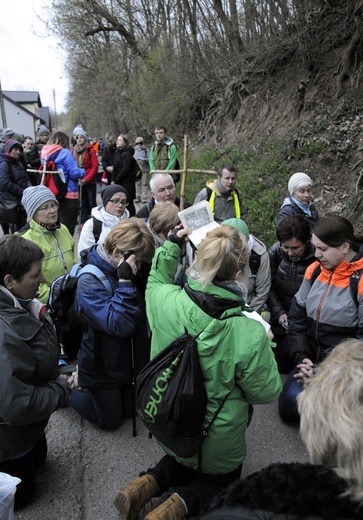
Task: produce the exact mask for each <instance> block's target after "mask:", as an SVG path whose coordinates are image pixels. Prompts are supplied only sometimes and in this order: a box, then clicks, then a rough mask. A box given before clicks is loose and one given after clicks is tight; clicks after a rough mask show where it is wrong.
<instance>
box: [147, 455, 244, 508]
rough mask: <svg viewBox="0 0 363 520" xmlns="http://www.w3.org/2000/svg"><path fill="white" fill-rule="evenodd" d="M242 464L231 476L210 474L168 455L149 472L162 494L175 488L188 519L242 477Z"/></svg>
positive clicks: (174, 490)
mask: <svg viewBox="0 0 363 520" xmlns="http://www.w3.org/2000/svg"><path fill="white" fill-rule="evenodd" d="M241 471H242V464H241V465H239V466H238V468H236V469H235V470H233V471H231V472H230V473H223V474H219V475H208V474H203V473H200V472H198V471H197V470H196V469H192V468H188V467H187V466H183V464H180V463H179V462H177V461H176V460H175V459H174V457H171V456H170V455H165V457H163V458H162V459H161V460H160V461H159V462H158V463H157V464H156V466H155V467H154V468H151V469H148V470H147V472H146V473H148V474H150V475H152V476H153V477H154V478H155V480H156V482H157V483H158V486H159V488H160V491H161V494H162V493H164V492H165V491H168V490H169V488H173V492H174V493H178V495H179V496H180V497H181V498H182V499H183V500H184V502H185V504H186V506H187V508H188V517H189V516H199V514H200V512H201V511H202V509H203V507H204V506H205V505H207V504H208V503H209V502H211V500H212V498H214V497H215V496H216V494H217V493H219V492H220V491H222V490H223V489H225V488H226V487H228V486H229V485H230V484H231V483H232V482H234V481H235V480H237V479H239V478H240V476H241Z"/></svg>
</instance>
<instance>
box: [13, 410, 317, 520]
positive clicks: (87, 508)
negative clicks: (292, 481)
mask: <svg viewBox="0 0 363 520" xmlns="http://www.w3.org/2000/svg"><path fill="white" fill-rule="evenodd" d="M137 431H138V434H137V437H133V436H132V424H131V420H130V419H127V420H126V421H125V422H124V424H123V425H122V426H121V428H120V429H118V430H117V431H113V432H104V431H102V430H100V429H98V428H97V427H95V426H93V425H91V424H89V423H87V422H86V421H84V420H83V419H81V418H80V417H79V416H78V415H77V414H76V413H75V412H74V411H73V410H72V409H70V408H65V409H62V410H59V411H57V412H55V413H54V414H53V416H52V417H51V420H50V422H49V425H48V428H47V438H48V445H49V454H48V458H47V461H46V463H45V465H44V467H43V468H41V470H40V472H39V489H38V496H37V498H36V500H35V501H34V502H33V503H32V504H31V505H29V506H28V507H27V508H25V509H24V510H21V511H19V512H17V513H15V520H35V519H36V520H49V519H54V520H112V519H115V520H116V519H118V518H119V514H118V512H117V510H116V509H115V507H114V506H113V499H114V497H115V494H116V492H117V489H118V488H119V487H122V486H123V485H124V484H126V483H127V482H129V481H131V480H132V479H134V478H135V477H136V476H137V475H138V473H139V472H140V471H141V470H143V469H146V468H148V467H150V466H152V465H154V464H155V463H156V462H157V461H158V460H159V458H160V456H161V455H162V451H161V449H160V448H159V447H158V445H157V443H156V441H155V440H154V439H149V438H148V432H147V430H146V429H145V428H144V427H143V425H142V424H141V423H140V422H139V421H138V428H137ZM247 443H248V444H247V445H248V455H247V459H246V461H245V464H244V468H243V473H242V474H243V475H248V474H250V473H252V472H254V471H256V470H258V469H260V468H262V467H264V466H266V465H268V464H270V463H271V462H276V461H282V462H292V461H307V460H308V456H307V453H306V451H305V449H304V446H303V444H302V442H301V440H300V438H299V433H298V429H297V427H295V426H290V425H286V424H284V423H282V422H281V420H280V418H279V416H278V413H277V404H276V403H273V404H271V405H264V406H256V407H255V413H254V416H253V419H252V422H251V425H250V427H249V429H248V433H247ZM158 501H159V499H154V500H153V504H152V505H153V507H156V505H157V504H158Z"/></svg>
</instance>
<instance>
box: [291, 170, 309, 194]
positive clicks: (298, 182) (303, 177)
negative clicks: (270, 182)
mask: <svg viewBox="0 0 363 520" xmlns="http://www.w3.org/2000/svg"><path fill="white" fill-rule="evenodd" d="M312 185H313V181H312V180H311V179H310V177H309V175H307V174H306V173H303V172H297V173H294V175H291V177H290V180H289V184H288V185H287V189H288V190H289V193H290V195H291V197H292V196H293V194H294V192H295V191H296V190H298V189H299V188H304V187H305V186H312Z"/></svg>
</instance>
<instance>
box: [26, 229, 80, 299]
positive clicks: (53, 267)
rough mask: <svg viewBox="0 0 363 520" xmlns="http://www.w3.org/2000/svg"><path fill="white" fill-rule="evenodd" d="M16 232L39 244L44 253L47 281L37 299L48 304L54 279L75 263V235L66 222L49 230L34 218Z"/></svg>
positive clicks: (41, 287)
mask: <svg viewBox="0 0 363 520" xmlns="http://www.w3.org/2000/svg"><path fill="white" fill-rule="evenodd" d="M16 234H17V235H20V236H22V237H23V238H26V239H27V240H31V241H32V242H35V243H36V244H38V246H39V247H40V249H41V250H42V251H43V253H44V258H43V263H42V273H43V274H44V276H45V282H44V283H42V284H41V285H40V287H39V296H38V297H37V299H38V300H39V301H41V302H42V303H44V304H46V303H47V300H48V295H49V288H50V285H51V283H52V282H53V280H55V279H56V278H57V277H58V276H61V275H62V274H65V273H67V272H69V271H70V270H71V268H72V266H73V265H74V263H75V260H74V240H73V237H72V236H71V234H70V232H69V231H68V228H67V227H66V226H65V225H64V224H61V226H60V229H57V230H56V231H47V230H46V229H45V228H43V227H42V226H40V225H39V224H37V223H36V222H35V220H33V219H31V220H30V222H29V224H28V225H27V226H25V227H24V228H23V229H22V230H20V231H18V232H17V233H16Z"/></svg>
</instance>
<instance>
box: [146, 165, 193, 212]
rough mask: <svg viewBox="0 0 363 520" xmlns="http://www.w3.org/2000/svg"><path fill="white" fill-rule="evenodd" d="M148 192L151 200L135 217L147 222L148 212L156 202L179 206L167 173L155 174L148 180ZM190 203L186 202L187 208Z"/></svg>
mask: <svg viewBox="0 0 363 520" xmlns="http://www.w3.org/2000/svg"><path fill="white" fill-rule="evenodd" d="M150 190H151V195H152V198H151V199H150V200H149V202H147V203H146V204H145V206H143V207H142V208H141V209H139V211H138V212H137V213H136V216H137V217H139V218H143V219H145V220H147V219H148V218H149V215H150V211H151V210H152V209H153V207H154V206H155V204H157V203H158V202H168V203H171V204H175V205H176V206H178V207H179V206H180V199H179V198H178V197H177V196H176V188H175V184H174V180H173V178H172V176H171V175H169V174H168V173H155V174H154V175H152V177H151V179H150ZM189 206H190V203H188V202H186V203H185V207H186V208H188V207H189Z"/></svg>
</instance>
